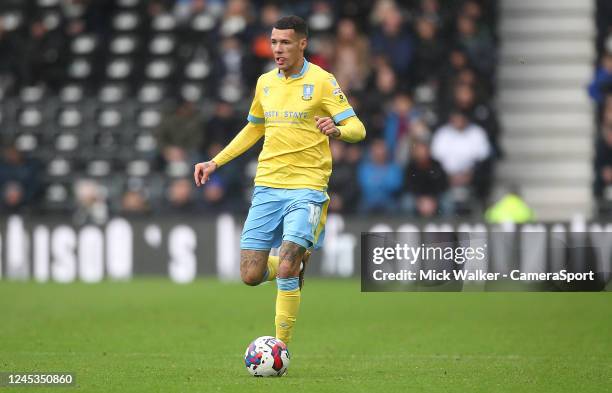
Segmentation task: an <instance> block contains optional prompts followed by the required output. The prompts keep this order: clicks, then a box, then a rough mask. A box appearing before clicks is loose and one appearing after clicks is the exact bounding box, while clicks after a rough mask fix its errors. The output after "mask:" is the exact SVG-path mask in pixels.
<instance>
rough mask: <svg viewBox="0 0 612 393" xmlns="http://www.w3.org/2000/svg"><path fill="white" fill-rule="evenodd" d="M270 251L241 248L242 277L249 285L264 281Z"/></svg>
mask: <svg viewBox="0 0 612 393" xmlns="http://www.w3.org/2000/svg"><path fill="white" fill-rule="evenodd" d="M268 254H270V251H269V250H268V251H263V250H240V278H242V281H243V282H244V283H245V284H247V285H259V284H261V282H262V281H264V275H265V273H266V268H267V264H268Z"/></svg>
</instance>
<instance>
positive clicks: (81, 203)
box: [74, 179, 108, 225]
mask: <svg viewBox="0 0 612 393" xmlns="http://www.w3.org/2000/svg"><path fill="white" fill-rule="evenodd" d="M74 195H75V199H76V211H75V213H74V222H75V224H77V225H85V224H89V223H93V224H96V225H102V224H104V223H105V222H106V221H107V220H108V204H107V192H106V189H105V188H104V187H103V186H102V185H101V184H98V182H96V181H95V180H91V179H81V180H78V181H77V182H76V183H75V186H74Z"/></svg>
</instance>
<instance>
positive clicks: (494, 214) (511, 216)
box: [485, 185, 535, 224]
mask: <svg viewBox="0 0 612 393" xmlns="http://www.w3.org/2000/svg"><path fill="white" fill-rule="evenodd" d="M500 194H501V196H500V197H499V198H497V202H495V203H494V204H493V205H492V206H491V207H489V208H488V209H487V211H486V212H485V220H486V221H487V222H488V223H490V224H502V223H509V222H512V223H516V224H525V223H528V222H532V221H533V220H534V218H535V216H534V214H533V210H531V208H530V207H529V205H528V204H527V202H525V200H524V199H523V198H521V196H520V193H519V191H518V189H517V187H516V186H514V185H512V186H510V187H508V190H502V193H500Z"/></svg>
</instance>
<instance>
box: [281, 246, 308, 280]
mask: <svg viewBox="0 0 612 393" xmlns="http://www.w3.org/2000/svg"><path fill="white" fill-rule="evenodd" d="M304 252H306V249H305V248H304V247H302V246H300V245H299V244H295V243H293V242H290V241H283V244H282V245H281V248H280V252H279V259H280V263H279V265H278V277H280V278H288V277H298V276H299V274H300V264H301V263H302V257H303V256H304Z"/></svg>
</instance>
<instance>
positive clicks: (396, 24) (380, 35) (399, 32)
mask: <svg viewBox="0 0 612 393" xmlns="http://www.w3.org/2000/svg"><path fill="white" fill-rule="evenodd" d="M381 23H382V26H381V27H380V28H379V29H378V31H376V32H375V33H374V35H373V36H372V40H371V45H372V50H373V52H374V54H376V55H378V56H382V57H383V58H385V59H387V61H388V62H389V64H390V65H391V67H392V68H393V70H394V71H395V72H396V73H398V74H400V75H405V74H406V73H407V72H408V69H409V67H410V65H411V63H412V59H413V55H414V43H413V40H412V35H411V34H410V33H409V32H408V30H407V29H406V28H405V27H404V22H403V18H402V14H401V13H400V12H399V10H398V9H393V8H389V9H387V10H385V11H384V13H383V15H382V22H381Z"/></svg>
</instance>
